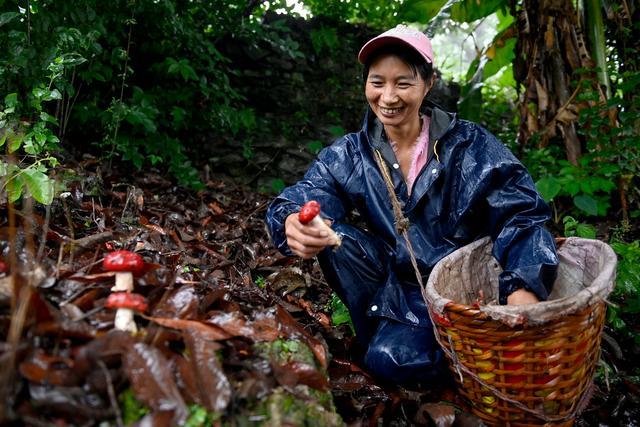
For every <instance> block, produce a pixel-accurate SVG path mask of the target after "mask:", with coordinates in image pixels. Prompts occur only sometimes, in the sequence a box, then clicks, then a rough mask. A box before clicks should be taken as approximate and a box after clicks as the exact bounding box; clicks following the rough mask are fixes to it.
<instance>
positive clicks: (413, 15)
mask: <svg viewBox="0 0 640 427" xmlns="http://www.w3.org/2000/svg"><path fill="white" fill-rule="evenodd" d="M446 4H447V0H405V1H404V2H402V5H401V6H400V9H399V10H398V16H397V17H398V19H399V20H400V21H405V22H419V23H422V24H426V23H428V22H429V21H431V19H433V18H434V17H435V16H437V15H438V13H440V11H441V9H442V7H443V6H444V5H446Z"/></svg>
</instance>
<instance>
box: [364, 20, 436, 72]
mask: <svg viewBox="0 0 640 427" xmlns="http://www.w3.org/2000/svg"><path fill="white" fill-rule="evenodd" d="M391 44H404V45H406V46H408V47H410V48H412V49H413V50H415V51H416V52H418V53H419V54H420V56H422V57H423V58H424V59H425V61H427V62H428V63H430V64H433V48H432V47H431V41H430V40H429V38H428V37H427V36H426V35H425V34H424V33H422V32H420V31H418V30H414V29H413V28H409V27H407V26H406V25H402V24H400V25H398V26H396V27H394V28H392V29H390V30H388V31H385V32H384V33H382V34H380V35H379V36H377V37H374V38H372V39H371V40H369V41H368V42H367V43H365V45H364V46H362V49H360V53H358V61H360V63H361V64H364V63H365V62H366V61H367V58H368V57H369V56H370V55H371V54H372V53H373V52H375V51H376V50H378V49H379V48H381V47H383V46H387V45H391Z"/></svg>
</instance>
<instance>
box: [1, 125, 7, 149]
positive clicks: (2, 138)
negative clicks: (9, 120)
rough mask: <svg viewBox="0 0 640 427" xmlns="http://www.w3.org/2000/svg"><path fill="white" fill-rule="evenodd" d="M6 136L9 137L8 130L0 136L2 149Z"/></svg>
mask: <svg viewBox="0 0 640 427" xmlns="http://www.w3.org/2000/svg"><path fill="white" fill-rule="evenodd" d="M8 136H9V130H8V129H7V130H5V131H3V132H2V135H0V147H2V146H3V145H4V143H5V142H6V141H7V137H8Z"/></svg>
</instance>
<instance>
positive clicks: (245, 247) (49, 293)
mask: <svg viewBox="0 0 640 427" xmlns="http://www.w3.org/2000/svg"><path fill="white" fill-rule="evenodd" d="M121 179H122V178H121V177H117V176H105V177H104V182H105V186H106V188H105V191H104V193H103V194H102V195H100V196H97V195H95V196H88V195H87V194H85V193H82V192H81V191H76V192H75V193H73V194H74V195H73V200H71V199H70V200H68V201H67V202H66V203H67V208H66V210H65V208H64V207H63V206H59V205H57V203H59V202H57V201H56V202H54V204H53V206H52V208H51V222H50V224H49V228H48V232H46V233H45V232H44V229H43V228H39V229H35V230H34V234H33V235H32V236H27V235H26V234H25V233H24V227H17V229H18V230H17V231H16V234H17V236H16V241H18V242H21V243H20V244H14V245H13V246H14V247H17V248H18V250H17V254H16V255H17V257H16V258H17V259H19V260H20V263H19V264H20V265H23V266H24V267H23V269H24V270H29V269H30V270H33V272H32V273H30V274H27V272H26V271H25V272H21V271H11V273H12V276H9V275H8V272H7V273H1V274H0V326H1V327H2V329H0V330H2V331H3V332H2V335H0V341H2V342H1V343H0V348H1V349H2V351H3V358H2V359H1V360H0V361H1V363H3V365H2V366H0V368H2V369H5V370H6V372H8V373H11V374H10V375H4V376H0V386H4V388H2V389H3V390H5V391H3V395H2V397H3V399H4V401H6V402H9V410H8V411H4V412H1V411H0V423H4V422H14V423H18V424H20V423H22V424H31V425H52V424H59V425H69V424H78V423H93V424H98V423H99V422H101V421H108V422H110V423H111V424H112V425H114V424H116V423H117V422H118V420H126V422H125V424H134V425H139V426H147V425H149V426H151V425H153V426H162V425H167V426H168V425H176V424H183V423H195V424H193V425H199V424H197V420H208V421H207V422H209V423H214V421H212V420H220V421H219V422H221V423H222V424H224V422H225V421H228V420H244V421H243V422H246V423H248V424H247V425H260V424H264V425H301V424H304V423H307V425H321V426H325V425H343V423H348V424H350V425H376V424H378V423H383V424H384V423H387V424H388V423H390V422H393V423H394V424H393V425H396V426H409V425H415V424H416V423H418V424H419V423H421V422H422V421H424V422H433V421H435V422H436V423H439V422H440V421H441V420H449V419H450V416H451V414H450V412H449V409H450V406H446V405H445V406H443V407H440V406H438V405H437V402H440V400H442V399H443V395H442V394H430V395H425V394H419V393H405V392H403V391H401V390H398V389H396V388H393V387H388V386H383V385H381V384H378V383H377V382H376V381H375V379H373V378H371V377H370V376H369V375H368V374H367V373H366V372H364V371H363V370H362V369H360V367H359V366H358V364H357V363H359V361H360V360H361V359H360V358H361V356H362V349H360V348H359V347H358V346H357V345H356V343H355V341H354V340H353V337H352V333H351V332H350V329H349V325H348V324H346V323H345V324H341V325H336V324H334V323H333V322H332V320H331V318H332V315H333V314H335V313H334V312H333V310H334V308H332V307H334V305H332V304H331V301H332V297H331V295H332V293H331V290H330V289H329V288H328V287H327V286H326V284H324V282H323V279H322V276H321V274H320V272H319V269H318V267H317V266H316V265H314V264H313V263H312V262H300V261H296V260H292V259H289V258H286V257H283V256H282V255H280V254H279V253H277V252H276V251H275V249H274V248H273V247H272V246H271V244H270V243H269V241H268V236H267V234H266V232H265V229H264V224H263V221H262V217H263V215H264V213H265V210H266V206H267V202H268V197H265V196H262V195H258V194H255V193H249V192H244V191H242V190H240V189H237V188H234V187H231V186H228V185H227V184H226V183H224V182H215V183H213V182H212V183H208V190H206V191H202V192H200V193H197V194H194V193H188V192H184V191H182V190H178V189H175V188H172V187H171V186H170V184H168V183H167V182H166V181H164V180H163V179H162V178H161V177H155V178H154V176H153V175H146V176H144V177H142V178H141V179H139V180H137V181H136V182H134V183H132V185H123V184H122V183H121ZM152 185H158V186H159V185H161V188H160V187H152ZM0 210H4V212H3V213H5V214H7V213H8V212H7V211H6V208H3V207H0ZM21 215H22V216H21V217H22V218H26V217H28V215H29V214H28V213H22V214H21ZM33 215H34V217H35V218H37V223H38V224H39V225H38V226H39V227H43V225H44V216H45V215H44V214H43V213H41V212H34V213H33ZM96 218H99V219H100V220H99V221H96V220H95V219H96ZM2 227H3V226H0V247H1V248H3V255H4V256H7V254H8V253H9V252H8V249H7V248H8V246H9V240H10V239H9V236H11V233H9V230H8V229H7V227H6V226H4V227H5V228H4V229H3V228H2ZM39 232H42V233H40V234H38V233H39ZM29 239H32V240H33V241H34V243H33V245H32V246H34V247H37V246H39V245H42V246H43V250H42V254H43V256H42V258H41V262H40V265H41V266H42V268H40V270H41V272H40V273H38V274H35V273H34V272H35V271H36V270H37V269H35V268H33V267H30V266H32V264H28V263H27V262H26V261H28V260H32V259H33V256H32V254H30V253H29V245H27V244H26V242H27V241H29ZM70 242H74V246H73V248H76V249H70V248H71V246H70ZM119 249H128V250H134V251H136V252H137V253H138V254H140V255H141V256H142V257H143V258H144V260H145V265H146V266H145V270H144V271H143V272H142V273H140V274H139V275H138V276H137V277H135V279H134V287H135V289H134V291H135V292H136V293H139V294H140V295H142V296H144V297H145V299H146V300H147V301H148V304H149V309H148V310H147V312H146V313H147V314H148V315H136V317H135V320H136V323H137V324H138V328H139V333H138V334H136V335H131V334H128V333H124V332H121V331H114V330H113V319H114V311H113V310H107V309H105V308H104V305H105V302H106V300H107V298H108V296H109V294H110V292H111V291H110V289H111V287H112V286H113V284H114V280H115V278H114V274H113V273H111V272H105V271H103V270H102V268H101V265H100V264H101V260H102V258H103V257H104V256H105V255H106V254H107V253H109V252H111V251H114V250H119ZM14 279H15V287H14ZM27 283H29V284H31V285H30V286H32V288H31V289H32V292H30V295H31V296H30V297H29V298H30V299H29V301H28V303H27V304H25V306H26V307H27V310H26V311H25V313H23V316H24V322H23V324H22V326H21V329H19V330H18V331H17V340H18V345H17V346H16V347H15V348H13V347H11V346H10V341H9V331H10V330H11V327H12V324H13V325H15V324H16V320H15V319H16V318H18V317H19V316H17V312H16V311H15V310H16V309H15V307H17V306H18V305H19V304H14V302H16V301H14V300H16V299H17V298H18V297H16V294H15V289H22V288H23V287H24V286H26V284H27ZM9 350H11V351H9ZM449 398H450V396H449ZM448 400H452V399H448ZM334 402H335V406H334ZM426 404H433V405H432V406H429V405H427V406H425V405H426ZM34 408H38V410H35V409H34ZM625 410H626V408H621V409H620V411H619V412H620V413H621V414H624V413H625V412H624V411H625ZM338 413H340V416H341V417H342V419H340V416H338V415H337V414H338ZM420 417H422V418H420ZM460 417H461V413H460V412H459V411H457V412H456V418H455V419H456V423H460V422H462V421H461V419H462V418H460ZM194 420H195V421H194ZM431 420H433V421H431ZM439 420H440V421H439ZM203 422H204V421H203ZM443 422H444V421H443ZM278 423H280V424H278ZM214 424H215V423H214ZM238 425H243V424H241V422H240V421H238ZM442 425H446V424H442ZM461 425H473V424H461Z"/></svg>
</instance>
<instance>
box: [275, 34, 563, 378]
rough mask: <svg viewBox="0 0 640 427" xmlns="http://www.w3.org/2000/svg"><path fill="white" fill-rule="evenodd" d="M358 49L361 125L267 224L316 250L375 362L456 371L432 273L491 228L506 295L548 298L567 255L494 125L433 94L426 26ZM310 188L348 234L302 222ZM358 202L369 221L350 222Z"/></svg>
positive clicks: (381, 368)
mask: <svg viewBox="0 0 640 427" xmlns="http://www.w3.org/2000/svg"><path fill="white" fill-rule="evenodd" d="M358 60H359V61H360V62H361V63H362V64H363V65H364V70H363V75H364V95H365V97H366V100H367V103H368V106H369V108H368V111H367V114H366V116H365V118H364V124H363V127H362V129H361V130H360V131H358V132H354V133H350V134H348V135H345V136H344V137H342V138H340V139H339V140H338V141H336V142H335V143H334V144H333V145H331V146H330V147H327V148H326V149H324V150H323V151H322V152H320V154H319V155H318V159H317V160H316V161H315V162H314V163H313V164H312V165H311V167H310V168H309V170H308V171H307V173H306V175H305V177H304V178H303V179H302V180H301V181H299V182H298V183H296V184H295V185H293V186H291V187H289V188H286V189H285V190H284V191H283V192H282V194H280V196H278V197H277V198H276V199H275V200H274V201H273V203H272V204H271V206H270V207H269V210H268V212H267V224H268V226H269V229H270V232H271V237H272V239H273V241H274V243H275V245H276V246H277V247H278V248H279V249H280V250H281V251H282V252H283V253H284V254H287V255H297V256H300V257H302V258H305V259H309V258H313V257H314V256H317V257H318V261H319V264H320V267H321V269H322V271H323V273H324V276H325V278H326V280H327V282H328V283H329V285H330V286H331V287H332V288H333V289H334V290H335V292H336V293H337V294H338V295H339V297H340V299H341V300H342V301H343V302H344V303H345V305H346V306H347V307H348V309H349V312H350V314H351V318H352V321H353V325H354V328H355V331H356V334H357V337H358V339H359V341H360V343H361V344H362V346H363V349H364V352H365V356H364V364H365V365H366V366H367V368H368V369H369V371H370V372H371V373H373V374H374V375H375V376H377V377H378V378H379V379H381V380H387V381H390V382H394V383H399V384H402V385H404V386H425V385H433V384H437V383H439V382H442V381H439V380H440V379H442V378H443V377H445V378H446V375H447V374H446V369H445V364H444V358H443V354H442V351H441V349H440V348H439V346H438V344H437V342H436V341H435V337H434V335H433V326H432V324H431V320H430V318H429V314H428V311H427V307H426V304H425V302H424V300H423V298H422V294H421V291H420V285H421V282H422V281H423V279H422V278H423V277H426V276H428V275H429V273H430V272H431V269H432V268H433V267H434V265H435V264H436V263H437V262H438V261H439V260H440V259H442V258H443V257H445V256H446V255H448V254H450V253H452V252H453V251H455V250H456V249H458V248H460V247H462V246H465V245H467V244H469V243H471V242H473V241H476V240H478V239H479V238H482V237H485V236H491V238H492V240H493V256H494V257H495V258H496V260H497V261H499V263H500V264H501V266H502V267H503V270H504V272H503V273H502V274H501V275H500V278H499V280H500V283H499V285H500V292H499V302H500V303H501V304H507V303H509V304H525V303H535V302H537V301H538V300H545V299H547V297H548V295H549V292H550V290H551V287H552V284H553V280H554V277H555V274H556V268H557V263H558V260H557V255H556V250H555V244H554V241H553V239H552V237H551V235H550V234H549V233H548V232H547V231H546V230H545V229H544V222H545V221H546V220H548V219H549V217H550V211H549V207H548V206H547V205H546V204H545V203H544V201H543V200H542V198H541V197H540V195H539V194H538V193H537V192H536V190H535V186H534V184H533V181H532V179H531V177H530V176H529V174H528V173H527V171H526V170H525V168H524V167H523V166H522V164H521V163H520V162H519V161H518V160H517V159H516V158H515V157H514V156H513V154H511V153H510V152H509V151H508V150H507V149H506V148H505V147H504V146H503V145H502V144H501V143H500V142H499V141H498V140H497V139H496V138H495V137H494V136H493V135H491V134H490V133H489V132H488V131H487V130H486V129H484V128H482V127H480V126H478V125H477V124H475V123H471V122H468V121H465V120H459V119H458V118H457V117H456V116H455V114H453V113H449V112H446V111H444V110H443V109H441V108H439V107H438V106H437V105H434V104H431V103H429V102H427V101H425V96H426V95H427V94H428V93H429V91H430V90H431V87H432V85H433V81H434V77H433V64H434V56H433V50H432V48H431V42H430V41H429V39H428V38H427V36H425V35H424V34H423V33H421V32H419V31H416V30H413V29H411V28H409V27H407V26H398V27H396V28H393V29H391V30H389V31H387V32H385V33H383V34H381V35H379V36H377V37H375V38H373V39H372V40H370V41H369V42H367V43H366V44H365V45H364V46H363V47H362V49H361V51H360V53H359V55H358ZM309 200H316V201H318V202H319V204H320V206H322V211H321V215H323V216H324V217H325V219H327V220H329V221H332V222H333V224H332V227H333V229H334V230H335V231H337V232H338V234H339V235H340V236H341V238H342V244H341V245H340V246H339V247H338V248H336V249H335V250H332V249H331V247H332V245H333V243H334V241H333V239H332V238H331V237H329V236H328V233H327V232H326V231H325V230H323V229H321V228H320V227H319V226H317V225H314V224H313V223H311V222H310V223H308V224H303V223H301V222H300V218H299V216H298V214H297V212H298V211H299V210H300V207H301V206H302V205H304V204H305V203H306V202H307V201H309ZM352 210H357V211H358V212H359V213H360V216H361V217H362V218H363V219H364V220H365V221H366V223H367V230H363V229H360V228H357V227H355V226H353V225H350V224H345V223H344V222H343V221H344V219H345V218H346V217H347V214H348V213H349V212H350V211H352ZM454 285H455V284H452V286H454Z"/></svg>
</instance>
